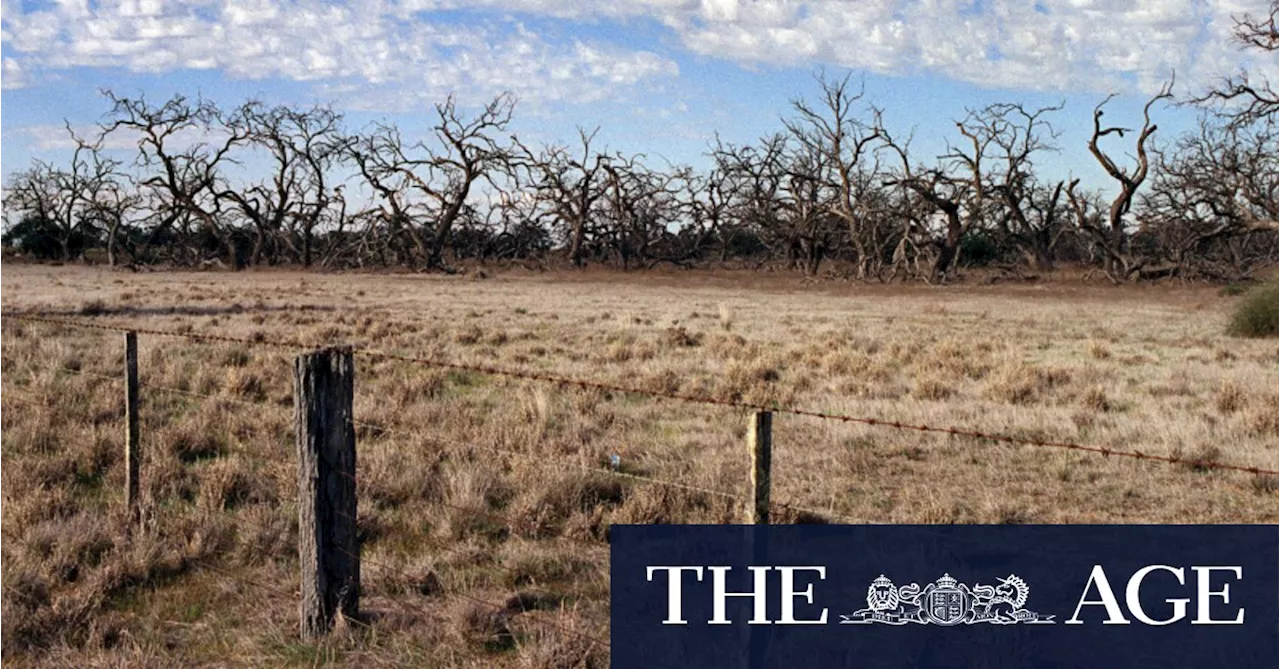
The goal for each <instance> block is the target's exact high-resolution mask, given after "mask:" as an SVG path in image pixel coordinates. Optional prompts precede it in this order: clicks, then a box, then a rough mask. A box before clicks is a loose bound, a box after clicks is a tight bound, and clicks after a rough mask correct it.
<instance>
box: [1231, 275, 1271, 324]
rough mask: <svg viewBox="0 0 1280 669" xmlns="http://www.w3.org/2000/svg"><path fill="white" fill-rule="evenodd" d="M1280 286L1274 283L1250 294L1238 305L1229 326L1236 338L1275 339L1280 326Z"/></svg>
mask: <svg viewBox="0 0 1280 669" xmlns="http://www.w3.org/2000/svg"><path fill="white" fill-rule="evenodd" d="M1278 288H1280V284H1275V283H1272V284H1270V285H1268V286H1265V287H1262V288H1259V289H1258V290H1255V291H1254V292H1252V293H1250V294H1249V295H1248V296H1247V297H1245V298H1244V300H1242V301H1241V302H1240V304H1238V305H1236V310H1235V313H1233V314H1232V315H1231V321H1230V322H1229V323H1228V324H1227V334H1229V335H1232V336H1234V337H1274V336H1276V331H1277V326H1278V324H1280V290H1278Z"/></svg>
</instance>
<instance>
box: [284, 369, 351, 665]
mask: <svg viewBox="0 0 1280 669" xmlns="http://www.w3.org/2000/svg"><path fill="white" fill-rule="evenodd" d="M354 377H355V364H354V362H353V361H352V354H351V349H350V348H342V349H333V348H331V349H325V350H322V351H316V352H313V353H308V354H306V355H300V356H298V357H297V358H296V359H295V360H294V364H293V384H294V385H293V387H294V412H295V416H296V418H295V420H296V421H297V424H296V429H297V444H298V561H299V562H300V563H301V568H302V604H301V617H302V636H303V638H308V639H311V638H315V637H319V636H323V635H324V634H327V633H328V632H329V630H331V629H332V628H333V622H334V616H335V614H337V613H341V614H342V616H344V617H346V618H354V617H355V616H356V613H357V612H358V611H359V608H360V545H359V542H358V541H357V539H356V434H355V426H354V424H353V422H352V408H351V407H352V400H353V399H354V389H355V386H354Z"/></svg>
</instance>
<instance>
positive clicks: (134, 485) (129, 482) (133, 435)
mask: <svg viewBox="0 0 1280 669" xmlns="http://www.w3.org/2000/svg"><path fill="white" fill-rule="evenodd" d="M124 378H125V382H124V415H125V433H124V466H125V473H124V490H125V492H124V500H125V508H126V509H128V512H129V516H130V517H131V518H134V519H136V518H137V517H138V487H139V482H138V473H139V472H138V464H139V456H141V453H139V452H138V333H136V332H126V333H124Z"/></svg>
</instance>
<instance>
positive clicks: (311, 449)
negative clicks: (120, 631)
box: [2, 313, 1277, 648]
mask: <svg viewBox="0 0 1280 669" xmlns="http://www.w3.org/2000/svg"><path fill="white" fill-rule="evenodd" d="M2 316H3V317H4V318H12V319H14V320H18V321H23V322H30V323H43V324H51V325H58V326H63V327H71V328H88V329H95V330H99V331H106V332H113V333H117V334H118V333H123V334H124V342H123V343H124V361H125V364H124V370H123V376H122V377H121V376H108V378H111V379H113V380H116V381H119V380H123V381H124V386H125V387H124V393H123V394H124V398H123V401H124V405H125V418H126V420H125V422H126V438H125V457H124V460H125V469H126V475H125V491H124V498H125V503H126V505H127V508H128V511H129V513H130V516H131V517H132V518H134V519H135V520H136V518H137V511H138V509H137V505H138V500H139V480H140V474H141V473H142V472H140V470H139V463H140V462H141V457H140V456H141V453H140V448H141V447H142V444H143V440H142V439H141V438H140V432H139V422H138V407H139V392H140V388H144V389H146V390H151V391H156V392H164V393H176V394H181V395H188V396H192V397H195V398H201V399H217V400H219V401H226V400H227V399H228V398H212V397H211V396H209V395H205V394H202V393H198V392H192V391H189V390H184V389H178V388H169V387H164V386H157V385H151V384H148V385H147V386H140V384H139V378H138V355H137V342H138V335H139V334H142V335H148V336H153V337H164V338H182V339H188V340H194V341H201V342H221V343H229V344H234V345H237V346H243V347H274V348H278V349H283V350H288V351H301V354H300V355H298V356H297V357H296V358H294V362H293V385H294V390H293V399H294V426H295V446H296V457H297V476H298V495H299V498H298V503H299V547H298V552H299V562H300V567H301V573H300V578H301V588H300V590H301V592H300V593H297V594H293V593H283V592H281V591H280V589H279V588H278V587H276V586H272V585H269V584H259V585H261V587H263V588H264V589H266V590H269V591H276V592H278V593H279V594H282V595H287V596H290V597H295V596H296V597H298V598H299V600H300V618H301V623H300V627H301V633H302V635H303V637H306V638H316V637H320V636H323V635H324V634H326V633H327V632H328V631H329V630H330V629H331V628H332V627H333V625H334V623H335V620H336V619H337V618H339V617H341V618H342V619H343V620H347V621H350V622H352V623H353V624H361V623H360V621H359V618H358V616H357V615H356V614H357V612H358V611H359V595H360V582H361V564H362V562H364V563H367V564H371V565H373V566H375V567H378V568H379V569H382V570H385V571H387V572H390V573H392V574H394V575H396V576H397V577H398V578H399V579H401V580H402V581H403V582H410V581H412V580H413V579H412V578H411V577H410V576H409V575H408V574H405V573H404V572H403V571H402V570H399V569H397V568H396V567H394V566H393V565H390V564H381V563H378V562H374V561H371V560H369V559H367V558H363V559H362V556H361V550H360V541H359V539H358V529H359V528H358V514H357V507H358V499H357V492H358V467H357V448H356V437H357V434H356V428H357V427H359V428H363V429H368V430H373V431H381V432H390V433H395V432H398V430H396V429H394V428H390V427H387V426H384V425H379V424H375V423H369V422H365V421H360V420H357V419H356V418H355V415H354V409H353V406H354V392H353V384H354V379H355V376H356V374H357V371H358V370H357V365H356V358H357V357H359V358H365V359H371V360H384V361H395V362H399V363H403V364H411V365H418V366H424V367H430V368H436V369H444V370H452V371H463V372H471V373H477V374H483V375H490V376H499V377H506V378H512V379H521V380H526V381H532V382H536V383H544V384H553V385H556V386H563V387H576V388H583V389H589V390H598V391H604V392H609V393H623V394H627V395H637V396H644V397H651V398H658V399H663V400H668V401H676V402H686V403H701V404H708V405H717V406H724V407H732V408H735V409H739V410H745V411H746V412H747V414H748V425H747V430H746V435H747V437H746V442H747V443H746V449H745V450H746V453H745V457H747V458H749V459H750V462H751V467H750V469H749V478H750V491H751V492H750V494H749V495H745V496H744V495H738V494H735V493H732V492H728V491H723V490H714V489H709V488H706V487H702V486H695V485H690V484H688V483H684V482H680V481H673V480H665V479H661V478H656V477H651V476H645V475H641V474H636V473H632V472H626V471H622V470H621V469H620V468H619V467H618V466H617V463H616V461H615V462H614V463H611V465H610V466H602V467H599V468H590V467H586V465H583V464H581V463H578V465H579V466H582V467H584V468H587V469H592V470H593V471H598V472H600V473H602V474H603V475H607V476H612V477H619V478H622V479H627V480H630V481H636V482H641V483H645V484H652V485H661V486H669V487H673V488H680V489H686V490H692V491H697V492H699V493H702V494H707V495H713V496H718V497H722V498H727V499H729V500H732V501H733V502H734V503H735V504H737V505H740V506H739V508H740V509H741V518H742V522H745V523H754V524H766V523H768V522H769V521H770V513H771V511H774V510H778V509H783V510H789V511H793V512H797V511H800V512H810V513H813V514H817V515H819V516H828V517H830V516H832V515H833V514H831V513H830V512H826V511H814V510H812V509H806V508H803V507H800V506H796V505H794V504H791V503H789V502H786V501H781V502H779V501H775V500H773V499H772V495H771V479H772V476H771V462H772V451H773V448H772V442H773V439H772V436H773V420H772V418H773V416H774V414H789V415H795V416H803V417H808V418H811V419H818V420H825V421H837V422H841V423H858V424H862V425H867V426H873V427H878V428H883V429H891V430H907V431H917V432H922V433H940V434H946V435H950V436H955V437H968V438H973V439H979V440H987V441H991V442H997V443H1007V444H1015V445H1021V446H1031V447H1039V448H1051V449H1065V450H1069V451H1076V452H1081V453H1088V454H1092V455H1098V456H1102V457H1112V456H1114V457H1120V458H1129V459H1133V460H1137V461H1147V462H1153V463H1160V464H1166V465H1168V464H1177V465H1188V466H1193V467H1195V468H1197V469H1209V470H1224V471H1232V472H1242V473H1250V474H1255V475H1271V476H1275V475H1277V471H1275V470H1269V469H1263V468H1259V467H1249V466H1242V465H1236V464H1230V463H1225V462H1218V461H1213V460H1206V459H1203V458H1186V457H1178V456H1173V455H1160V454H1152V453H1145V452H1143V451H1139V450H1123V449H1113V448H1108V447H1103V446H1091V445H1087V444H1078V443H1072V442H1064V441H1047V440H1038V439H1031V438H1024V437H1016V436H1011V435H1003V434H994V433H988V432H981V431H976V430H971V429H964V428H959V427H954V426H947V427H939V426H932V425H923V424H907V423H902V422H898V421H886V420H881V419H878V418H874V417H867V416H851V415H842V414H833V413H827V412H821V411H811V410H805V409H799V408H793V407H784V406H770V405H764V404H756V403H749V402H737V401H727V400H722V399H717V398H713V397H706V396H696V395H688V394H681V393H667V392H658V391H653V390H647V389H640V388H634V387H627V386H623V385H618V384H610V383H601V382H596V381H591V380H585V379H576V378H569V377H563V376H557V375H551V374H542V373H534V372H529V371H524V370H517V369H507V368H501V367H494V366H488V365H473V364H462V363H457V362H451V361H446V360H438V359H432V358H424V357H415V356H406V355H399V354H393V353H387V352H381V351H378V350H375V349H369V348H364V347H355V348H352V347H345V348H327V349H322V350H313V349H312V347H309V346H307V345H305V344H303V343H300V342H293V341H284V340H268V339H265V338H263V337H255V338H252V339H246V338H236V337H226V336H221V335H210V334H199V333H194V332H179V331H171V330H159V329H144V328H131V327H122V326H115V325H108V324H103V323H95V322H88V321H84V320H69V319H66V318H62V317H56V316H51V315H47V314H30V313H8V314H3V315H2ZM66 371H69V372H75V373H81V374H89V375H94V376H97V375H96V374H92V373H90V372H86V371H83V370H76V369H68V370H66ZM232 401H235V402H243V403H247V404H253V403H254V402H250V401H247V400H232ZM490 448H493V450H495V451H497V452H500V453H503V454H505V455H511V456H517V457H526V458H532V457H535V456H531V455H530V454H527V453H521V452H517V451H510V450H504V449H500V448H497V447H492V446H491V447H490ZM559 464H565V463H559ZM442 503H443V502H442ZM446 505H447V504H446ZM471 511H474V510H471ZM484 513H486V514H487V515H491V516H494V517H495V518H497V519H499V520H502V521H504V522H505V521H507V520H509V519H507V518H504V517H502V514H498V513H496V512H492V511H489V510H485V511H484ZM835 519H836V520H842V521H846V522H852V521H851V520H850V519H847V518H840V517H838V516H836V517H835ZM207 568H209V569H211V570H213V571H218V570H217V568H216V567H212V566H208V567H207ZM455 594H457V595H458V596H460V597H462V598H464V599H467V600H470V601H472V602H474V603H476V604H479V605H482V606H486V607H492V608H494V609H499V610H504V609H505V608H507V605H506V604H501V603H497V602H491V601H486V600H483V599H480V598H475V597H472V596H470V595H468V594H466V593H455ZM393 601H396V603H397V604H400V605H404V604H403V603H402V602H399V600H393ZM406 606H407V605H406ZM537 620H539V621H540V622H541V623H544V624H549V625H552V626H557V627H560V628H561V631H563V632H566V633H569V634H571V635H574V636H581V637H583V639H584V640H587V641H589V642H591V643H594V644H600V645H602V646H603V647H605V648H607V647H608V641H607V640H604V639H600V638H597V637H595V636H591V635H583V634H582V633H581V632H578V631H576V630H572V629H569V628H565V627H564V626H561V625H558V624H556V623H555V622H554V621H548V620H545V619H542V618H538V619H537Z"/></svg>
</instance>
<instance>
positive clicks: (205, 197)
mask: <svg viewBox="0 0 1280 669" xmlns="http://www.w3.org/2000/svg"><path fill="white" fill-rule="evenodd" d="M104 94H105V95H106V96H107V97H108V98H109V99H110V100H111V102H112V109H111V111H110V113H109V114H108V121H107V123H106V124H104V125H103V127H102V131H103V135H107V134H110V133H113V132H126V133H129V134H130V135H132V136H134V137H136V138H137V146H138V158H137V166H138V167H139V168H140V169H142V170H143V171H144V172H145V174H144V176H143V177H142V178H141V179H139V181H138V185H139V187H140V188H142V189H146V190H148V191H149V195H150V197H149V198H148V201H149V202H150V203H151V205H152V206H153V207H155V210H154V216H153V217H152V223H153V227H152V230H151V240H150V241H151V242H154V241H156V240H157V239H158V238H159V237H161V236H163V235H164V234H165V233H167V232H168V231H170V230H171V229H173V228H174V226H175V224H179V223H185V222H195V223H197V224H198V225H200V226H201V228H202V229H203V230H204V231H205V232H206V233H207V234H209V235H210V236H211V237H213V238H215V239H217V240H218V242H219V244H220V245H221V246H222V247H223V249H224V250H225V252H226V254H227V257H228V262H229V264H230V265H231V267H232V268H234V269H240V268H241V266H242V264H243V263H242V259H241V257H240V253H239V250H238V248H237V245H236V243H235V235H234V234H233V230H232V229H231V228H230V227H229V226H227V225H226V224H225V221H224V220H223V219H224V218H225V217H224V215H223V211H222V208H221V204H222V202H223V200H222V198H221V197H220V194H221V193H222V192H224V190H225V189H224V188H223V187H222V174H221V169H222V167H223V164H224V162H229V161H230V160H231V159H230V157H229V154H230V153H231V151H232V150H233V149H234V148H236V147H238V146H240V145H242V144H243V143H244V142H245V141H246V140H247V139H248V134H247V132H246V131H245V129H244V128H243V127H240V126H239V125H238V124H234V123H231V124H227V123H224V122H223V121H224V117H223V114H222V112H221V111H220V110H219V109H218V108H217V106H215V105H214V104H213V103H212V102H210V101H208V100H203V99H197V100H195V101H190V100H188V99H187V98H186V97H185V96H182V95H175V96H174V97H172V98H170V99H169V100H168V101H167V102H165V103H164V104H163V105H159V106H155V105H152V104H151V103H149V102H147V101H146V100H145V99H144V98H142V97H138V98H128V97H120V96H117V95H115V94H114V93H112V92H111V91H105V93H104ZM182 233H183V234H182V237H184V238H185V239H184V241H186V243H187V244H188V245H190V246H192V247H193V250H196V249H195V248H194V247H195V245H196V244H195V242H194V240H193V239H192V235H191V231H190V230H182ZM196 252H197V253H198V250H196Z"/></svg>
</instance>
